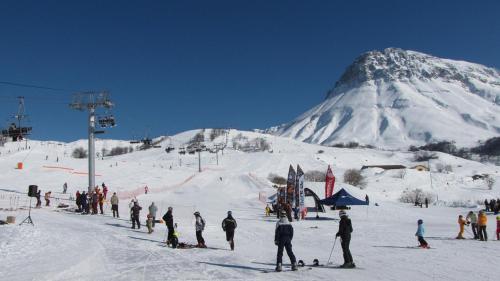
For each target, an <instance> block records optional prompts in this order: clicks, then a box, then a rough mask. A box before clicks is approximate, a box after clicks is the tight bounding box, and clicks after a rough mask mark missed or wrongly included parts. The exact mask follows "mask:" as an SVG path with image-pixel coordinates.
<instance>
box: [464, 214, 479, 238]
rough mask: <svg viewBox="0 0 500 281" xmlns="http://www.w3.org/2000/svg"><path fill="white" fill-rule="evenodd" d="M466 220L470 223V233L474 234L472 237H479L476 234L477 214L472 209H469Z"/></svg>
mask: <svg viewBox="0 0 500 281" xmlns="http://www.w3.org/2000/svg"><path fill="white" fill-rule="evenodd" d="M466 219H467V222H468V223H470V225H471V228H472V234H474V239H479V236H478V235H477V232H478V231H477V230H478V229H477V216H476V214H475V213H474V212H473V211H470V212H469V213H468V214H467V217H466Z"/></svg>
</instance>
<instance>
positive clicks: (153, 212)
mask: <svg viewBox="0 0 500 281" xmlns="http://www.w3.org/2000/svg"><path fill="white" fill-rule="evenodd" d="M148 209H149V214H150V215H151V217H152V218H153V221H152V224H151V227H153V228H154V227H155V220H156V211H158V208H157V207H156V205H155V202H151V205H150V206H149V208H148Z"/></svg>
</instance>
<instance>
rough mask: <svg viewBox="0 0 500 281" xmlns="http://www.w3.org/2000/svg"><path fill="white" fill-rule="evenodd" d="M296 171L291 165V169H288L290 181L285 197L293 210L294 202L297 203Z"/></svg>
mask: <svg viewBox="0 0 500 281" xmlns="http://www.w3.org/2000/svg"><path fill="white" fill-rule="evenodd" d="M295 176H296V173H295V170H294V169H293V167H292V165H290V168H289V169H288V179H287V182H286V195H285V196H286V197H285V202H286V203H288V204H290V206H291V207H292V208H293V207H294V205H293V204H294V203H295V202H294V201H295Z"/></svg>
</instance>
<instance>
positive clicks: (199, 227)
mask: <svg viewBox="0 0 500 281" xmlns="http://www.w3.org/2000/svg"><path fill="white" fill-rule="evenodd" d="M194 216H195V218H196V222H195V229H196V240H197V241H198V245H197V247H198V248H206V247H207V246H206V245H205V239H203V236H202V232H203V230H205V220H204V219H203V218H202V217H201V215H200V212H198V211H196V212H195V213H194Z"/></svg>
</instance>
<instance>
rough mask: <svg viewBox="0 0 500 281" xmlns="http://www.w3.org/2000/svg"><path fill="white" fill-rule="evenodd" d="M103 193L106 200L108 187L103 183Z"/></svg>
mask: <svg viewBox="0 0 500 281" xmlns="http://www.w3.org/2000/svg"><path fill="white" fill-rule="evenodd" d="M102 193H103V194H104V200H106V196H107V195H108V187H107V186H106V185H105V184H104V183H102Z"/></svg>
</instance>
